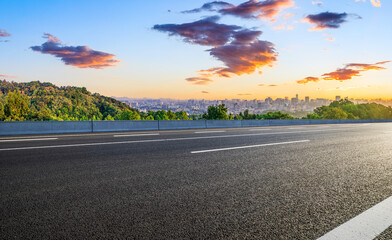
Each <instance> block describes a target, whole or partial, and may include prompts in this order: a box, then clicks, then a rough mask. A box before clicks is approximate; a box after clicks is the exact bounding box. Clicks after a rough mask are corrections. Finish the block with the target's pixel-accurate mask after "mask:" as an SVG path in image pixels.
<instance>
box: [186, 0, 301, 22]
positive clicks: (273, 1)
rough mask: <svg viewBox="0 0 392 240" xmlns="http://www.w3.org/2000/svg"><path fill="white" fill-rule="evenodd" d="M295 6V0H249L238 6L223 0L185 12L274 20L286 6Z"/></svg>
mask: <svg viewBox="0 0 392 240" xmlns="http://www.w3.org/2000/svg"><path fill="white" fill-rule="evenodd" d="M292 6H294V1H293V0H264V1H258V0H249V1H246V2H243V3H241V4H239V5H237V6H235V5H233V4H230V3H227V2H222V1H214V2H210V3H206V4H204V5H203V6H202V7H201V8H196V9H193V10H189V11H184V12H183V13H198V12H201V11H216V12H218V13H220V14H223V15H232V16H236V17H241V18H248V19H249V18H250V19H252V18H267V19H270V20H272V21H273V18H274V17H275V16H276V15H277V14H278V13H279V12H280V11H282V9H284V8H288V7H292Z"/></svg>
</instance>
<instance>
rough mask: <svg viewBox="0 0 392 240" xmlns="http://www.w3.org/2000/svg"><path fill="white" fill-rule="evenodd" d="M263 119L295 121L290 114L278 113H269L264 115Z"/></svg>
mask: <svg viewBox="0 0 392 240" xmlns="http://www.w3.org/2000/svg"><path fill="white" fill-rule="evenodd" d="M262 119H294V118H293V117H292V116H291V115H290V114H288V113H282V112H281V111H278V112H268V113H267V114H263V116H262Z"/></svg>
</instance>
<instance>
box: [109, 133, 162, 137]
mask: <svg viewBox="0 0 392 240" xmlns="http://www.w3.org/2000/svg"><path fill="white" fill-rule="evenodd" d="M158 135H159V133H147V134H120V135H113V137H142V136H158Z"/></svg>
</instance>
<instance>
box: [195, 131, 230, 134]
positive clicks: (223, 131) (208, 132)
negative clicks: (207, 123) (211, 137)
mask: <svg viewBox="0 0 392 240" xmlns="http://www.w3.org/2000/svg"><path fill="white" fill-rule="evenodd" d="M223 132H226V131H200V132H195V133H196V134H201V133H223Z"/></svg>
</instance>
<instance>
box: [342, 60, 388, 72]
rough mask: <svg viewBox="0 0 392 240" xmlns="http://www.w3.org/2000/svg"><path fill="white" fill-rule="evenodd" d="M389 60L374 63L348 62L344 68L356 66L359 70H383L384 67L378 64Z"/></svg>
mask: <svg viewBox="0 0 392 240" xmlns="http://www.w3.org/2000/svg"><path fill="white" fill-rule="evenodd" d="M389 62H390V61H384V62H378V63H375V64H365V63H350V64H347V65H346V68H356V69H359V70H360V71H368V70H385V69H386V68H385V67H381V66H379V65H383V64H386V63H389Z"/></svg>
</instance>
